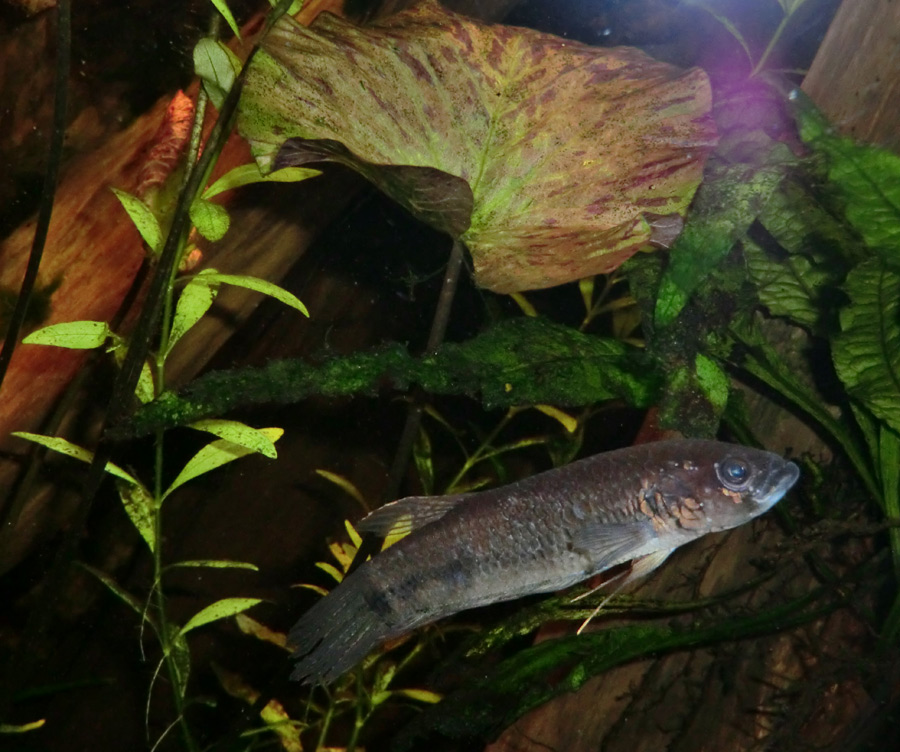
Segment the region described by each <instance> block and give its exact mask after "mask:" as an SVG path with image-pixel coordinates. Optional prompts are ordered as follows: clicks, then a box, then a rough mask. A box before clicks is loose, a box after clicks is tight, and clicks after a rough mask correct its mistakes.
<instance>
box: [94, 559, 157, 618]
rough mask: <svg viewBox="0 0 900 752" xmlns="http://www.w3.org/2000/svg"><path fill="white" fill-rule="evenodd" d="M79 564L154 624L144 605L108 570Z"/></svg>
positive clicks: (133, 609)
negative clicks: (109, 573) (145, 611)
mask: <svg viewBox="0 0 900 752" xmlns="http://www.w3.org/2000/svg"><path fill="white" fill-rule="evenodd" d="M78 566H80V567H81V568H82V569H84V570H85V571H86V572H90V573H91V574H92V575H94V577H96V578H97V579H98V580H100V582H102V583H103V584H104V585H105V586H106V587H107V588H108V589H109V591H110V592H111V593H112V594H113V595H114V596H116V598H118V599H119V600H120V601H122V603H124V604H125V605H126V606H128V607H129V608H131V610H132V611H134V612H135V613H136V614H138V615H139V616H141V617H142V618H143V619H144V620H146V621H147V622H149V623H150V624H151V625H152V624H153V622H152V621H151V620H150V617H149V616H148V615H147V614H145V613H144V606H143V605H142V604H141V602H140V601H139V600H138V599H137V598H135V597H134V596H133V595H132V594H131V593H129V592H128V591H127V590H125V589H123V588H122V587H121V586H120V585H119V583H117V582H116V581H115V580H114V579H113V578H112V577H110V576H109V575H108V574H106V572H102V571H100V570H99V569H96V568H94V567H92V566H91V565H90V564H85V563H83V562H79V563H78Z"/></svg>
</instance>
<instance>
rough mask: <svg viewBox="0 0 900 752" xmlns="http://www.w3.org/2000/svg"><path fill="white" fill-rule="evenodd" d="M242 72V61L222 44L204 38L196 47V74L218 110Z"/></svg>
mask: <svg viewBox="0 0 900 752" xmlns="http://www.w3.org/2000/svg"><path fill="white" fill-rule="evenodd" d="M240 70H241V63H240V60H238V59H237V57H235V55H234V53H233V52H232V51H231V50H229V49H228V47H227V46H226V45H224V44H222V43H221V42H219V41H217V40H215V39H210V38H209V37H204V38H203V39H201V40H200V41H199V42H197V44H196V45H195V46H194V72H195V73H196V74H197V75H198V76H199V77H200V79H201V80H202V81H203V88H204V89H206V93H207V94H208V95H209V98H210V101H211V102H212V103H213V105H214V106H215V108H216V109H217V110H218V109H221V108H222V103H223V102H224V101H225V96H226V95H227V94H228V92H229V91H230V89H231V87H232V85H233V84H234V79H235V77H236V76H237V74H238V73H239V72H240Z"/></svg>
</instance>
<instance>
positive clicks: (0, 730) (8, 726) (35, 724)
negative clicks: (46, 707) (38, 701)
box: [0, 718, 47, 734]
mask: <svg viewBox="0 0 900 752" xmlns="http://www.w3.org/2000/svg"><path fill="white" fill-rule="evenodd" d="M46 722H47V720H46V719H45V718H41V719H40V720H39V721H32V722H31V723H20V724H15V723H0V734H25V733H27V732H29V731H35V730H36V729H39V728H41V727H42V726H43V725H44V724H45V723H46Z"/></svg>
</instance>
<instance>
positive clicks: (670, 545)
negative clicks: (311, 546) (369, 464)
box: [288, 439, 800, 685]
mask: <svg viewBox="0 0 900 752" xmlns="http://www.w3.org/2000/svg"><path fill="white" fill-rule="evenodd" d="M799 475H800V470H799V468H798V467H797V465H796V464H794V463H793V462H789V461H787V460H785V459H784V458H782V457H781V456H779V455H777V454H773V453H771V452H767V451H763V450H760V449H754V448H751V447H746V446H740V445H736V444H726V443H722V442H718V441H707V440H702V439H674V440H668V441H659V442H652V443H647V444H639V445H636V446H632V447H627V448H624V449H617V450H613V451H610V452H604V453H602V454H597V455H594V456H592V457H587V458H585V459H582V460H578V461H576V462H572V463H571V464H569V465H566V466H563V467H559V468H555V469H553V470H548V471H547V472H543V473H539V474H536V475H533V476H530V477H527V478H525V479H523V480H519V481H517V482H515V483H511V484H508V485H505V486H500V487H497V488H492V489H489V490H485V491H477V492H472V493H463V494H455V495H448V496H413V497H408V498H404V499H401V500H399V501H395V502H392V503H390V504H386V505H385V506H383V507H381V508H380V509H377V510H375V511H374V512H372V513H371V514H370V515H368V516H367V517H365V518H364V519H363V520H362V521H361V522H360V523H359V525H358V529H359V530H360V531H362V532H366V533H372V534H375V535H378V536H382V537H383V536H387V535H388V534H396V533H408V534H407V535H406V536H405V537H403V538H401V539H400V540H399V541H398V542H397V543H395V544H394V545H392V546H390V547H388V548H386V549H384V550H383V551H382V552H380V553H378V554H376V555H375V556H373V557H372V558H371V559H370V560H368V561H367V562H365V563H364V564H362V566H360V567H359V568H358V569H357V570H356V571H354V572H353V573H352V574H350V575H349V576H347V577H345V578H344V580H343V581H342V582H341V583H340V584H339V585H338V586H337V587H336V588H335V589H334V590H333V591H332V592H330V593H329V594H328V595H327V596H325V597H324V598H323V599H322V600H320V601H319V602H318V603H316V604H315V605H314V606H313V607H312V608H310V609H309V610H308V611H307V612H306V613H305V614H304V615H303V616H302V617H301V618H300V620H299V621H298V622H297V623H296V624H295V625H294V627H293V628H292V629H291V630H290V632H289V634H288V644H289V646H290V647H291V648H293V656H292V657H293V658H294V659H296V660H297V663H296V665H295V667H294V669H293V671H292V673H291V678H292V679H294V680H298V681H301V682H303V683H307V684H323V685H327V684H330V683H332V682H333V681H335V680H336V679H337V678H339V677H340V676H341V675H342V674H344V673H345V672H346V671H348V670H349V669H351V668H353V667H354V666H355V665H356V664H357V663H359V662H360V661H361V660H362V659H363V658H364V657H365V656H366V655H368V653H369V652H370V651H371V650H372V649H373V648H375V647H376V646H377V645H379V644H380V643H383V642H385V641H387V640H391V639H395V638H397V637H400V636H401V635H403V634H406V633H407V632H409V631H411V630H413V629H416V628H417V627H421V626H423V625H425V624H430V623H432V622H434V621H437V620H438V619H442V618H444V617H446V616H450V615H451V614H455V613H457V612H459V611H465V610H467V609H471V608H476V607H478V606H484V605H487V604H490V603H497V602H500V601H508V600H512V599H515V598H519V597H522V596H525V595H532V594H536V593H548V592H554V591H558V590H564V589H565V588H568V587H571V586H572V585H575V584H577V583H579V582H581V581H583V580H586V579H588V578H590V577H592V576H594V575H596V574H598V573H600V572H603V571H605V570H607V569H610V568H612V567H615V566H617V565H619V564H623V563H625V562H628V561H631V562H632V567H631V571H630V574H628V576H627V577H626V579H625V580H624V581H623V582H622V585H624V584H626V583H627V582H632V581H634V580H637V579H639V578H641V577H644V576H646V575H648V574H649V573H650V572H652V571H653V570H654V569H656V568H657V567H658V566H659V565H660V564H662V563H663V562H664V561H665V560H666V558H667V557H668V556H669V554H671V553H672V551H674V550H675V549H676V548H678V547H679V546H682V545H684V544H685V543H688V542H690V541H692V540H695V539H697V538H701V537H703V536H704V535H707V534H709V533H715V532H720V531H723V530H729V529H731V528H734V527H738V526H739V525H743V524H744V523H745V522H748V521H749V520H752V519H753V518H755V517H757V516H759V515H761V514H763V513H764V512H766V511H768V510H769V509H770V508H771V507H772V506H773V505H774V504H776V503H777V502H778V501H779V500H780V499H781V498H782V497H783V496H784V495H785V493H787V491H788V490H789V489H790V488H791V487H792V486H793V485H794V483H796V481H797V479H798V477H799Z"/></svg>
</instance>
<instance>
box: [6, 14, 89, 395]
mask: <svg viewBox="0 0 900 752" xmlns="http://www.w3.org/2000/svg"><path fill="white" fill-rule="evenodd" d="M71 51H72V3H71V0H59V4H58V6H57V21H56V71H55V73H54V84H53V127H52V130H51V132H50V148H49V150H48V153H47V171H46V172H45V173H44V184H43V187H42V188H41V203H40V206H39V208H38V217H37V222H36V225H35V229H34V238H33V239H32V242H31V251H30V253H29V255H28V263H27V265H26V267H25V277H24V279H23V280H22V286H21V288H20V290H19V296H18V298H17V299H16V305H15V308H13V312H12V315H11V316H10V319H9V326H8V328H7V330H6V337H5V340H4V342H3V350H2V351H0V387H2V386H3V380H4V378H5V377H6V371H7V369H8V368H9V364H10V361H11V360H12V356H13V351H14V350H15V348H16V342H17V341H18V339H19V334H20V332H21V331H22V326H23V325H24V323H25V317H26V316H27V315H28V305H29V303H30V302H31V295H32V293H33V292H34V286H35V284H36V283H37V275H38V269H39V268H40V265H41V259H42V258H43V255H44V247H45V246H46V244H47V232H48V231H49V229H50V217H51V216H52V214H53V203H54V200H55V198H56V186H57V184H58V183H59V169H60V165H61V164H62V150H63V145H64V142H65V137H66V112H67V110H68V99H69V68H70V64H71V57H72V52H71Z"/></svg>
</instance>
